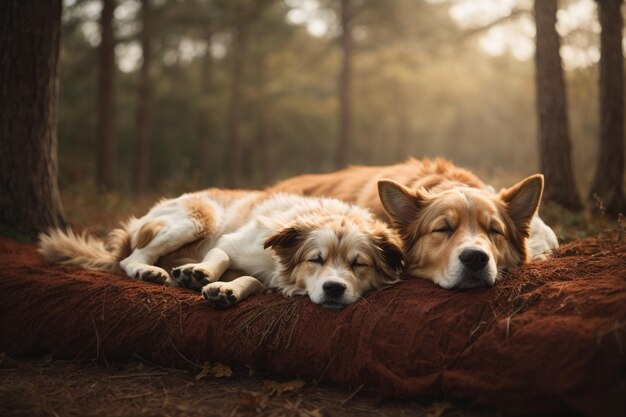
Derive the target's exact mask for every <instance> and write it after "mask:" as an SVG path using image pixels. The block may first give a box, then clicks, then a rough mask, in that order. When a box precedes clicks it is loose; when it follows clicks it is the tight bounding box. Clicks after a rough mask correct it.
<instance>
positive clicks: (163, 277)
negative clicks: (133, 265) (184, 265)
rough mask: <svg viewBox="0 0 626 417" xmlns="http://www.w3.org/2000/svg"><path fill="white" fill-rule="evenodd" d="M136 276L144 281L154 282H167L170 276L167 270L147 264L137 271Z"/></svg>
mask: <svg viewBox="0 0 626 417" xmlns="http://www.w3.org/2000/svg"><path fill="white" fill-rule="evenodd" d="M135 278H136V279H140V280H142V281H147V282H152V283H154V284H165V283H167V282H168V281H169V278H170V276H169V275H168V274H167V272H165V270H163V269H161V268H158V267H156V266H149V267H148V266H146V267H145V268H142V269H140V270H137V272H136V273H135Z"/></svg>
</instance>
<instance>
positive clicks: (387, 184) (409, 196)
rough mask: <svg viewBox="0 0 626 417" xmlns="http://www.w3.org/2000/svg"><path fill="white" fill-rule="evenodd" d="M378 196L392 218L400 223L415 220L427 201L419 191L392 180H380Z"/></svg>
mask: <svg viewBox="0 0 626 417" xmlns="http://www.w3.org/2000/svg"><path fill="white" fill-rule="evenodd" d="M378 196H379V197H380V202H381V203H382V204H383V207H384V209H385V211H386V212H387V214H389V217H391V220H393V221H394V222H397V223H400V224H408V223H411V222H413V221H414V220H415V219H416V218H417V214H418V213H419V211H420V209H421V208H422V207H423V206H424V202H425V201H426V197H425V196H423V195H422V194H421V193H420V192H419V191H416V190H410V189H408V188H407V187H405V186H404V185H402V184H398V183H397V182H395V181H391V180H380V181H378Z"/></svg>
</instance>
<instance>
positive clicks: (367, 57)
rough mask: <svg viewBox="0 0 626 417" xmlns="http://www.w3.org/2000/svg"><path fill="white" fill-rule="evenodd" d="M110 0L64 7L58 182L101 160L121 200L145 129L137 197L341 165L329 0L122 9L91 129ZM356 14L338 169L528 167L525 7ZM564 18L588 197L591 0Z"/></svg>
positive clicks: (512, 1)
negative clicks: (346, 125) (347, 122)
mask: <svg viewBox="0 0 626 417" xmlns="http://www.w3.org/2000/svg"><path fill="white" fill-rule="evenodd" d="M103 3H113V1H112V0H105V1H104V2H103V1H102V0H65V9H64V15H63V36H62V39H63V41H62V45H63V47H62V51H61V59H60V66H61V69H60V74H61V96H60V121H59V156H60V182H61V187H63V186H64V185H68V184H72V183H77V182H83V181H85V179H90V178H94V179H95V178H96V172H97V166H98V164H100V165H101V164H110V167H109V168H104V172H105V174H100V178H99V179H98V181H99V183H100V185H101V186H105V187H108V188H114V189H118V190H132V189H133V187H134V180H133V178H134V177H136V176H137V175H138V173H137V172H136V170H134V169H133V166H134V165H136V164H137V163H140V162H137V161H136V159H135V158H136V157H135V149H136V146H137V142H138V139H137V138H138V136H139V137H141V135H145V137H146V138H147V139H144V140H146V141H147V147H148V148H149V152H145V150H144V152H145V154H146V156H148V157H149V158H148V159H147V161H145V162H144V163H146V164H147V165H148V168H149V169H148V170H147V172H148V174H144V175H147V180H146V179H144V180H143V181H147V183H146V184H143V185H141V186H140V187H141V188H146V189H158V190H162V189H165V190H171V191H173V192H178V191H180V190H182V189H194V188H197V187H203V186H213V185H214V186H240V187H261V186H263V185H266V184H268V183H271V182H272V181H275V180H277V179H282V178H285V177H287V176H290V175H294V174H299V173H303V172H320V171H330V170H334V169H336V168H337V159H338V155H337V153H338V146H337V141H338V135H339V134H340V132H339V129H340V125H339V120H340V119H339V112H340V109H339V104H338V103H339V102H338V99H337V95H338V94H339V90H340V88H339V81H338V77H339V75H340V70H341V65H342V56H341V54H342V47H341V46H342V45H341V41H342V39H341V23H342V22H341V2H340V1H339V0H337V1H328V0H284V1H283V0H222V1H215V0H213V1H211V0H142V1H139V0H118V2H117V3H118V4H117V7H116V8H115V10H114V12H113V19H112V24H113V40H114V46H113V50H114V58H115V59H114V66H113V68H112V71H113V72H114V74H111V75H110V77H112V83H113V86H114V87H113V89H114V94H113V98H112V100H113V106H112V109H113V112H114V114H109V115H108V118H109V120H105V121H100V122H99V120H98V119H99V118H98V116H99V113H98V97H99V96H98V82H99V78H98V76H99V73H100V72H101V71H102V68H101V65H102V59H101V54H100V53H99V45H100V43H101V38H102V34H101V29H100V23H99V21H100V20H101V16H102V5H103ZM146 7H149V10H143V9H145V8H146ZM351 8H352V11H351V13H352V16H351V31H352V48H351V54H352V69H351V72H352V77H351V78H352V79H351V82H352V100H351V104H352V123H351V132H350V134H351V138H352V143H351V148H350V151H349V154H348V156H347V162H348V163H350V164H390V163H394V162H398V161H402V160H404V159H406V157H407V156H409V155H413V156H416V157H418V158H421V157H434V156H438V155H441V156H445V157H446V158H449V159H451V160H453V161H454V162H455V163H457V164H460V165H463V166H467V167H470V168H473V169H475V170H477V171H478V172H480V173H481V174H482V175H485V176H487V177H488V178H487V179H489V180H490V181H492V182H495V183H496V185H498V186H500V185H509V183H510V182H511V181H512V180H516V179H519V178H520V177H522V176H524V175H526V174H530V173H533V172H536V171H538V170H539V163H538V150H537V142H538V141H537V116H536V110H535V88H534V81H535V80H534V65H533V56H534V33H535V23H534V18H533V15H532V2H529V1H524V0H501V1H489V0H486V1H472V0H457V1H434V0H431V1H426V0H394V1H382V0H352V5H351ZM557 16H558V23H557V29H558V31H559V34H560V35H561V56H562V59H563V65H564V69H565V78H566V86H567V98H568V107H569V116H570V125H571V139H572V147H573V167H574V172H575V177H576V179H577V184H578V186H579V187H580V191H581V193H583V192H584V191H586V190H587V188H588V187H589V185H590V182H591V180H592V175H593V167H594V165H595V163H596V154H597V136H598V134H597V130H598V99H597V97H598V87H597V85H598V81H597V80H598V65H597V63H598V59H599V56H600V53H599V31H600V27H599V24H598V19H597V11H596V4H595V2H593V1H592V0H576V1H564V2H561V3H560V10H559V11H558V13H557ZM146 20H147V21H148V22H149V23H148V26H147V29H148V30H147V31H142V28H143V27H144V24H145V23H144V22H146ZM144 32H147V33H144ZM146 37H147V39H146ZM146 45H148V46H149V54H150V56H149V62H148V68H145V67H142V48H145V47H146ZM144 65H145V64H144ZM235 83H236V85H235ZM234 107H236V108H234ZM103 124H105V126H103ZM103 129H104V130H106V131H107V132H109V133H108V134H110V136H111V137H110V139H109V140H111V141H112V142H114V144H113V146H112V148H111V149H112V154H111V156H110V161H107V160H104V161H102V158H103V157H107V156H106V155H105V154H106V151H103V150H102V149H99V148H98V146H97V143H98V137H99V134H100V135H101V134H102V132H100V133H98V132H99V130H100V131H101V130H103ZM143 146H146V145H143ZM233 148H234V149H233ZM96 150H98V151H97V152H96ZM233 152H237V153H240V156H235V157H233V155H232V153H233ZM97 158H100V159H101V161H100V162H99V163H98V162H97ZM237 158H240V161H241V163H240V164H237V162H234V163H233V161H236V160H237ZM233 164H234V165H238V166H235V167H234V168H235V169H237V171H238V172H233V171H232V168H233V167H232V165H233ZM229 166H230V168H231V170H230V171H229ZM144 169H145V168H144ZM107 171H109V172H108V173H107ZM107 175H108V176H109V177H108V178H107ZM233 175H234V176H235V178H230V179H229V176H231V177H232V176H233ZM502 175H504V176H506V178H504V180H502V181H501V180H500V179H499V178H501V177H502ZM135 182H136V180H135ZM135 185H136V184H135Z"/></svg>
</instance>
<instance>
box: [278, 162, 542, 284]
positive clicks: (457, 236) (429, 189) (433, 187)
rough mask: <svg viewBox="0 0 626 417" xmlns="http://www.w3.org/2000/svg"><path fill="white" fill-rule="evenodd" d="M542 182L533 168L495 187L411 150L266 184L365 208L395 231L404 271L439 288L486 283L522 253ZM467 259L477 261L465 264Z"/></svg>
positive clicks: (516, 262) (524, 256) (519, 259)
mask: <svg viewBox="0 0 626 417" xmlns="http://www.w3.org/2000/svg"><path fill="white" fill-rule="evenodd" d="M385 179H390V180H393V181H390V180H385ZM542 190H543V177H541V176H533V177H529V178H528V179H526V180H524V181H522V182H520V183H519V184H516V185H515V186H513V187H511V188H510V189H508V190H503V191H501V192H500V193H499V194H496V193H495V192H493V191H492V190H491V189H490V188H489V187H487V186H486V185H485V184H484V183H483V182H482V181H481V180H480V179H478V177H476V176H475V175H474V174H472V173H471V172H469V171H467V170H465V169H462V168H459V167H457V166H455V165H453V164H452V163H450V162H448V161H446V160H443V159H436V160H434V161H431V160H422V161H419V160H416V159H412V158H411V159H409V160H407V161H406V162H404V163H401V164H396V165H392V166H387V167H362V166H357V167H350V168H347V169H344V170H341V171H337V172H333V173H329V174H319V175H302V176H299V177H294V178H291V179H287V180H285V181H283V182H281V183H278V184H276V185H275V186H273V187H271V188H269V191H285V192H296V193H302V194H305V195H324V196H330V197H335V198H340V199H343V200H345V201H348V202H353V203H356V204H358V205H361V206H364V207H367V208H370V209H371V210H373V211H374V212H375V213H376V214H377V215H378V216H379V217H381V218H383V219H386V220H387V221H389V222H390V223H391V224H392V225H394V227H395V228H396V229H397V230H398V231H399V232H400V234H401V236H402V239H403V241H404V246H405V252H406V267H405V271H406V272H407V273H409V274H411V275H414V276H419V277H423V278H428V279H431V280H433V281H434V282H436V283H437V284H439V285H441V286H443V287H446V288H469V287H473V286H478V285H492V284H493V283H494V282H495V280H496V278H497V277H498V276H500V275H501V271H502V270H504V269H506V268H510V267H513V266H516V265H519V264H520V263H522V262H525V261H526V260H527V249H526V240H527V238H528V236H529V234H530V222H531V218H532V217H533V215H534V214H535V213H536V211H537V208H538V205H539V201H540V199H541V194H542ZM444 229H446V230H447V229H450V230H447V231H444ZM464 250H467V251H468V252H465V254H464V255H463V256H462V254H463V251H464ZM468 254H469V255H468ZM471 254H474V255H475V256H474V258H472V257H471V256H470V255H471ZM476 257H478V258H480V260H478V258H476ZM461 258H463V259H464V261H459V259H461ZM483 262H484V263H485V264H484V265H483ZM468 265H471V266H472V268H476V269H479V268H478V266H480V267H481V268H480V270H478V271H470V270H469V268H468Z"/></svg>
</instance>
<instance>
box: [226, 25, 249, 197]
mask: <svg viewBox="0 0 626 417" xmlns="http://www.w3.org/2000/svg"><path fill="white" fill-rule="evenodd" d="M247 43H248V39H247V23H246V22H245V21H244V22H239V24H238V25H237V27H236V29H235V36H234V40H233V49H232V51H233V62H232V65H233V68H232V82H231V91H230V115H229V121H228V137H229V146H228V157H227V162H228V168H227V170H226V172H227V173H228V176H227V178H226V186H227V187H229V188H236V187H237V186H238V185H239V182H240V177H241V160H242V145H241V89H242V86H243V66H244V59H245V56H246V49H247Z"/></svg>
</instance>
